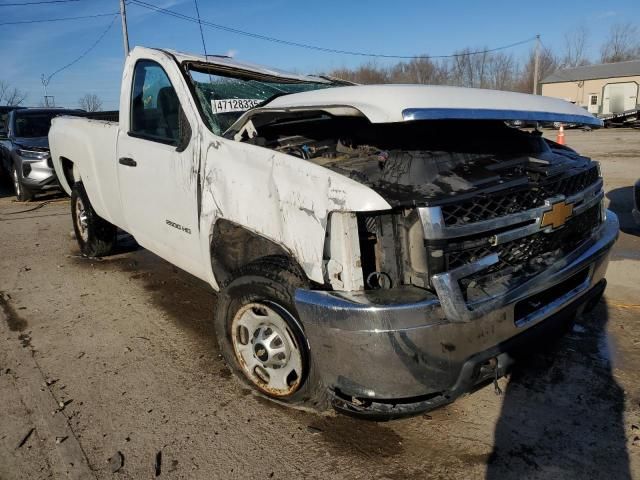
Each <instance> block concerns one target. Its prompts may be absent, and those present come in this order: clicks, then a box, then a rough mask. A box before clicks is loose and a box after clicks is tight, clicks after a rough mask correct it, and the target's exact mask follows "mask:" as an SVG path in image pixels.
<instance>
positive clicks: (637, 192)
mask: <svg viewBox="0 0 640 480" xmlns="http://www.w3.org/2000/svg"><path fill="white" fill-rule="evenodd" d="M631 213H633V219H634V220H635V221H636V223H637V224H638V225H640V180H638V181H636V183H635V185H634V186H633V210H632V212H631Z"/></svg>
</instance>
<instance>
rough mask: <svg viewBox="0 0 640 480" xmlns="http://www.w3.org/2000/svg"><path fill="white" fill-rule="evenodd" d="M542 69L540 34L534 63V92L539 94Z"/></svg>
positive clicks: (537, 36) (537, 39) (537, 37)
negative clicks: (539, 76) (539, 75)
mask: <svg viewBox="0 0 640 480" xmlns="http://www.w3.org/2000/svg"><path fill="white" fill-rule="evenodd" d="M539 70H540V35H536V57H535V61H534V64H533V94H534V95H537V94H538V71H539Z"/></svg>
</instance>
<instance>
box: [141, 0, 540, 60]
mask: <svg viewBox="0 0 640 480" xmlns="http://www.w3.org/2000/svg"><path fill="white" fill-rule="evenodd" d="M129 4H131V5H137V6H139V7H143V8H146V9H149V10H153V11H156V12H158V13H162V14H165V15H169V16H172V17H174V18H178V19H180V20H185V21H188V22H192V23H199V24H200V25H205V26H207V27H211V28H215V29H218V30H222V31H225V32H229V33H235V34H238V35H244V36H246V37H251V38H255V39H258V40H265V41H268V42H273V43H279V44H282V45H289V46H292V47H299V48H306V49H309V50H316V51H320V52H326V53H338V54H342V55H354V56H359V57H376V58H395V59H404V60H410V59H427V58H454V57H464V56H467V55H475V54H480V53H490V52H497V51H499V50H506V49H508V48H513V47H517V46H518V45H523V44H525V43H530V42H532V41H534V40H535V39H536V37H531V38H528V39H526V40H522V41H519V42H515V43H511V44H509V45H504V46H501V47H497V48H490V49H485V50H478V51H473V52H464V53H454V54H451V55H386V54H382V53H369V52H357V51H351V50H338V49H334V48H326V47H320V46H317V45H308V44H305V43H299V42H293V41H289V40H283V39H280V38H275V37H269V36H266V35H261V34H258V33H253V32H247V31H244V30H239V29H237V28H233V27H227V26H225V25H220V24H217V23H212V22H209V21H206V20H200V21H199V20H198V19H197V18H194V17H190V16H188V15H183V14H182V13H178V12H175V11H173V10H169V9H166V8H162V7H157V6H155V5H151V4H149V3H146V2H143V1H141V0H130V1H129Z"/></svg>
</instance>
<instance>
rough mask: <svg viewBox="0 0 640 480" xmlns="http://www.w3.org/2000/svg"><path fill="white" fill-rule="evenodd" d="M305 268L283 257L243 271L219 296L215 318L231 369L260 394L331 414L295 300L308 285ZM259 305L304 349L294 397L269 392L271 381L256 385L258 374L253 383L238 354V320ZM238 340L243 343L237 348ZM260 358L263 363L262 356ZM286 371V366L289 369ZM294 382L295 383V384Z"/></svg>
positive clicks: (249, 266) (223, 351) (288, 403)
mask: <svg viewBox="0 0 640 480" xmlns="http://www.w3.org/2000/svg"><path fill="white" fill-rule="evenodd" d="M299 270H300V269H299V268H296V267H294V266H293V265H292V264H291V262H290V261H289V260H288V259H287V258H286V257H282V256H269V257H264V258H261V259H259V260H257V261H255V262H252V263H250V264H248V265H246V266H245V267H243V268H241V269H240V270H239V271H238V272H236V274H235V275H234V279H233V280H231V282H229V283H228V284H227V285H226V286H225V287H224V288H223V289H222V291H221V292H220V294H219V296H218V301H217V307H216V312H215V318H214V324H215V330H216V336H217V338H218V343H219V345H220V350H221V353H222V355H223V356H224V358H225V360H226V362H227V365H229V367H230V368H231V370H233V372H234V373H235V374H236V375H237V376H238V378H239V379H240V380H241V381H243V382H244V383H245V384H246V385H248V386H249V387H250V388H252V389H253V390H254V391H256V392H257V393H258V394H259V395H261V396H263V397H265V398H268V399H270V400H273V401H275V402H278V403H283V404H286V405H289V406H298V407H306V408H312V409H315V410H325V409H327V408H328V407H329V402H328V397H327V392H326V389H325V388H324V386H323V385H322V383H321V382H320V380H319V375H318V373H317V371H316V369H315V368H314V365H313V362H312V358H311V355H310V352H309V347H308V343H307V340H306V337H305V334H304V331H303V328H302V325H301V323H300V322H299V320H298V318H299V317H298V313H297V311H296V308H295V302H294V300H293V299H294V292H295V290H296V288H299V287H304V286H306V285H308V280H307V279H306V277H305V276H304V273H303V272H301V271H299ZM255 304H260V305H263V306H266V307H268V308H270V309H271V310H272V311H274V312H276V313H277V314H279V316H280V317H282V319H283V320H284V321H285V322H286V324H287V334H286V338H287V339H288V341H291V340H292V339H293V342H295V344H296V346H297V347H298V348H297V350H296V352H299V353H300V354H301V357H302V359H303V361H302V368H301V374H300V378H299V381H298V379H297V378H296V379H295V381H294V382H293V384H295V385H296V386H295V389H293V387H292V391H291V392H290V393H286V394H282V393H279V394H275V393H273V392H272V391H269V388H268V386H267V384H266V383H264V382H263V383H260V382H259V381H256V376H255V375H254V376H253V377H254V378H253V379H252V378H250V374H249V373H247V371H246V370H245V367H243V362H242V360H241V359H240V358H239V357H240V355H239V354H237V353H236V349H235V347H234V340H232V335H235V334H236V333H235V332H232V328H231V326H232V324H233V322H234V318H235V317H236V316H237V315H240V314H241V312H242V311H243V309H247V307H248V306H249V305H255ZM254 340H255V337H254V338H252V342H253V341H254ZM237 342H238V340H236V345H237ZM255 359H256V360H259V359H258V357H257V356H256V357H255ZM286 368H287V367H286V366H285V367H283V370H284V369H286ZM271 371H272V372H273V370H271ZM296 377H297V375H296ZM258 380H259V379H258ZM287 380H288V377H287ZM296 382H297V383H296ZM288 384H289V385H291V383H289V382H288Z"/></svg>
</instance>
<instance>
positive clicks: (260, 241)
mask: <svg viewBox="0 0 640 480" xmlns="http://www.w3.org/2000/svg"><path fill="white" fill-rule="evenodd" d="M209 254H210V258H211V268H212V271H213V276H214V278H215V281H216V283H217V284H218V287H219V288H223V287H224V286H225V285H226V284H228V283H229V282H230V281H231V280H232V279H233V278H234V273H235V272H237V271H238V270H240V269H241V268H242V267H244V266H245V265H248V264H249V263H251V262H254V261H256V260H258V259H260V258H263V257H269V256H274V255H276V256H282V257H285V258H286V259H287V260H288V262H289V263H290V264H291V267H292V268H294V269H295V270H297V271H299V273H300V274H301V275H303V276H304V278H307V279H308V276H307V275H306V273H305V271H304V269H303V268H302V266H301V265H300V263H299V262H298V260H297V259H296V257H295V255H294V254H293V253H292V252H291V251H289V250H288V249H287V248H286V247H284V246H283V245H281V244H279V243H277V242H275V241H273V240H272V239H270V238H267V237H265V236H263V235H260V234H259V233H256V232H254V231H252V230H249V229H248V228H246V227H244V226H242V225H239V224H237V223H235V222H232V221H230V220H226V219H219V220H217V221H216V222H215V224H214V225H213V226H212V230H211V234H210V241H209Z"/></svg>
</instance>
